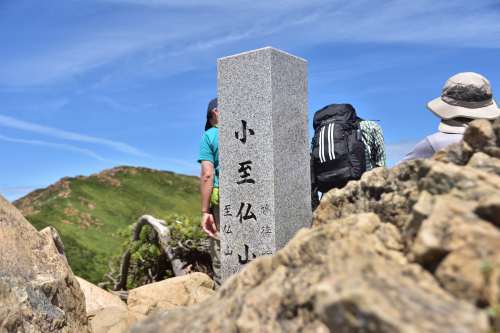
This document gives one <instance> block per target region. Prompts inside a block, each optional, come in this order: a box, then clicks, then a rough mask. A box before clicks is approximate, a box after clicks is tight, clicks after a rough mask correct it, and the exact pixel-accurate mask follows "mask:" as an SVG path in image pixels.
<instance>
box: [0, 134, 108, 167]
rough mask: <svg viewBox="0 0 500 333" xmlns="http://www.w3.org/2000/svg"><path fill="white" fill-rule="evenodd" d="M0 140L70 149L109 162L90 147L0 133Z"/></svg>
mask: <svg viewBox="0 0 500 333" xmlns="http://www.w3.org/2000/svg"><path fill="white" fill-rule="evenodd" d="M0 140H1V141H6V142H12V143H21V144H27V145H31V146H39V147H48V148H54V149H59V150H66V151H71V152H75V153H78V154H82V155H85V156H87V157H91V158H94V159H96V160H98V161H101V162H109V160H107V159H105V158H104V157H101V156H99V155H98V154H96V153H95V152H93V151H92V150H90V149H85V148H80V147H77V146H73V145H68V144H65V143H53V142H46V141H41V140H27V139H18V138H11V137H8V136H4V135H0Z"/></svg>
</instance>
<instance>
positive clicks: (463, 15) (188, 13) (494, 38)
mask: <svg viewBox="0 0 500 333" xmlns="http://www.w3.org/2000/svg"><path fill="white" fill-rule="evenodd" d="M102 3H107V4H108V5H112V6H116V9H119V10H116V11H114V12H113V14H112V15H121V16H112V17H108V16H106V15H103V16H102V17H99V18H97V19H96V18H95V17H92V18H93V19H95V20H97V23H95V24H91V25H88V26H85V27H81V29H76V32H75V33H73V34H71V36H70V38H67V39H65V40H62V41H58V42H52V41H48V42H47V43H46V46H45V47H44V49H43V51H40V52H37V53H30V54H25V55H24V56H22V57H12V58H7V59H5V60H6V61H3V62H2V64H1V65H0V83H2V84H3V85H7V86H12V85H33V84H44V83H50V82H55V81H58V80H62V79H67V78H70V77H73V76H75V75H79V74H81V73H86V72H88V71H90V70H92V69H95V68H97V67H99V66H103V65H106V64H110V63H116V62H117V61H118V60H119V59H124V58H127V57H130V56H132V55H133V56H137V57H138V58H137V59H135V61H132V62H129V63H128V65H130V64H132V65H131V66H135V67H137V68H138V70H139V71H143V67H144V66H145V65H149V66H150V67H151V68H152V69H151V71H150V72H151V74H153V73H156V74H158V72H162V71H163V72H164V75H168V73H171V72H176V71H179V70H183V69H184V70H185V69H190V68H193V67H194V66H200V65H204V64H206V63H207V62H212V63H214V59H213V58H214V53H213V51H214V50H215V49H224V50H226V49H227V50H228V52H234V51H235V50H237V51H241V50H244V49H245V47H244V45H240V44H243V43H245V44H248V43H249V42H250V41H253V42H254V43H256V44H260V46H265V45H268V44H269V41H273V40H274V41H276V40H277V41H280V44H282V45H284V46H285V47H294V48H297V47H312V46H314V45H317V44H321V43H334V42H339V41H342V42H352V43H366V42H368V43H388V44H390V43H410V44H428V45H440V46H454V47H488V48H500V38H499V37H498V36H499V35H500V23H499V22H500V12H499V11H495V10H491V9H490V8H489V7H488V6H490V5H492V4H495V3H497V1H492V0H481V1H475V2H471V1H465V0H463V1H462V0H461V1H440V2H437V1H431V0H416V1H412V2H408V1H402V0H390V1H389V0H383V1H369V0H353V1H349V2H346V1H339V0H333V1H319V0H309V1H305V0H303V1H300V0H289V1H285V0H277V1H248V0H245V1H222V0H214V1H202V0H182V1H181V0H94V2H92V1H89V2H87V4H90V5H92V4H93V5H97V4H102ZM116 13H120V14H116ZM63 14H64V13H61V15H63ZM107 15H111V14H107ZM116 19H118V20H116ZM112 20H114V21H118V23H114V24H112V25H110V24H109V21H112ZM83 22H85V20H84V21H83ZM83 22H80V24H83ZM75 24H78V22H77V23H75ZM61 29H64V27H61ZM151 59H153V60H155V61H152V62H151V61H150V60H151ZM127 70H130V69H127ZM145 72H146V71H145Z"/></svg>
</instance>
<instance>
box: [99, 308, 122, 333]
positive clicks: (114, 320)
mask: <svg viewBox="0 0 500 333" xmlns="http://www.w3.org/2000/svg"><path fill="white" fill-rule="evenodd" d="M128 320H129V318H128V312H127V310H126V309H125V310H123V308H122V307H106V308H102V309H100V310H99V311H97V312H96V313H95V314H94V315H93V316H92V317H91V319H90V324H91V327H92V333H125V332H127V330H128V328H129V322H128Z"/></svg>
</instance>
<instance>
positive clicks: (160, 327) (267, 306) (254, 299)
mask: <svg viewBox="0 0 500 333" xmlns="http://www.w3.org/2000/svg"><path fill="white" fill-rule="evenodd" d="M401 246H402V242H401V238H400V237H399V235H398V232H397V230H396V228H395V227H394V226H392V225H390V224H384V223H381V222H380V220H379V218H378V217H377V216H376V215H375V214H360V215H356V216H351V217H348V218H345V219H341V220H337V221H335V223H330V224H327V225H325V226H321V227H318V228H314V229H310V230H306V229H303V230H301V231H300V232H299V233H298V234H297V236H296V237H295V238H293V239H292V241H290V243H289V244H288V245H287V246H286V247H285V248H284V249H283V250H281V251H279V252H278V254H277V255H276V256H274V257H263V258H259V259H258V260H255V262H253V263H251V264H249V265H248V266H247V267H245V268H244V269H243V270H242V272H240V274H238V275H237V276H234V277H232V278H231V279H229V280H228V281H227V282H226V283H225V284H224V285H223V287H222V288H221V289H220V291H219V292H218V293H217V295H216V296H214V297H212V298H210V299H209V300H207V301H206V302H205V303H202V304H199V305H197V306H195V307H191V308H187V309H184V310H181V309H179V310H175V311H171V312H167V313H166V314H165V313H163V314H159V315H157V316H156V317H152V318H150V319H149V320H148V321H145V322H143V323H142V324H140V325H138V326H137V327H136V328H135V330H132V332H143V333H148V332H330V331H331V332H441V333H442V332H460V331H462V332H485V331H486V329H487V323H486V317H485V315H484V314H481V313H480V312H479V311H478V310H476V309H475V308H474V306H473V305H470V304H467V303H466V302H463V301H457V300H456V299H454V298H453V297H452V296H451V295H449V294H448V293H446V292H445V291H443V290H442V289H441V288H440V287H439V285H438V284H437V283H436V281H435V280H434V279H433V278H432V276H431V275H430V274H429V273H427V272H426V271H425V270H423V269H422V268H421V267H420V266H418V265H409V264H407V262H406V259H405V258H404V256H403V255H402V253H401V252H400V251H399V250H398V249H400V248H401Z"/></svg>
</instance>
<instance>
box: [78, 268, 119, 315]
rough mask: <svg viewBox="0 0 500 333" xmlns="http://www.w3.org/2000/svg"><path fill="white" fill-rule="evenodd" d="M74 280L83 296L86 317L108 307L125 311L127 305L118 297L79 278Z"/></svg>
mask: <svg viewBox="0 0 500 333" xmlns="http://www.w3.org/2000/svg"><path fill="white" fill-rule="evenodd" d="M76 279H77V280H78V283H79V284H80V288H81V289H82V291H83V294H84V296H85V307H86V309H87V315H88V316H92V315H94V314H95V313H97V312H98V311H100V310H102V309H104V308H109V307H116V308H118V309H123V310H124V311H126V310H127V304H125V302H123V301H122V300H121V299H120V297H118V296H116V295H113V294H112V293H110V292H108V291H106V290H104V289H101V288H99V287H98V286H96V285H94V284H92V283H90V282H88V281H87V280H85V279H82V278H81V277H78V276H77V277H76Z"/></svg>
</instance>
